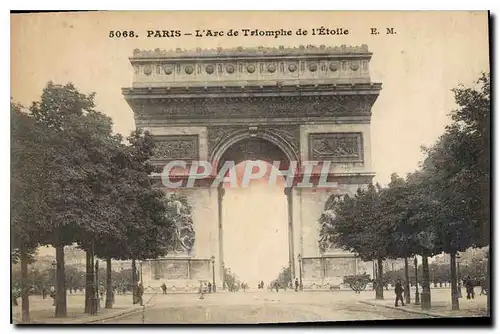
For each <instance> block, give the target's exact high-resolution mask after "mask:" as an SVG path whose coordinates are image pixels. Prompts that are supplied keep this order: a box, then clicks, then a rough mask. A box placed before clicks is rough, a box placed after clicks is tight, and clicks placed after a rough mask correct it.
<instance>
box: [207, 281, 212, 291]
mask: <svg viewBox="0 0 500 334" xmlns="http://www.w3.org/2000/svg"><path fill="white" fill-rule="evenodd" d="M208 293H212V283H210V282H208Z"/></svg>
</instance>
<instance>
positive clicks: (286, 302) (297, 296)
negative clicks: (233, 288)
mask: <svg viewBox="0 0 500 334" xmlns="http://www.w3.org/2000/svg"><path fill="white" fill-rule="evenodd" d="M372 295H373V291H365V292H362V293H361V294H355V293H354V292H353V291H336V292H295V291H290V290H288V291H286V292H285V291H279V292H275V291H258V290H257V291H255V290H254V291H247V292H235V293H230V292H217V293H213V294H206V295H205V296H204V299H199V298H198V296H196V295H191V296H189V295H160V296H157V297H156V298H155V306H154V307H152V308H150V309H148V310H146V311H145V312H144V318H142V314H133V315H129V316H124V317H118V318H114V319H109V320H106V321H102V322H100V323H102V324H138V323H142V322H143V321H144V323H145V324H259V323H260V324H262V323H297V322H317V321H346V320H351V321H352V320H357V321H359V320H387V319H413V318H428V316H426V315H419V314H409V313H405V312H398V311H394V310H390V309H386V308H383V307H374V306H369V305H366V304H362V303H360V301H361V300H363V299H368V298H369V296H372Z"/></svg>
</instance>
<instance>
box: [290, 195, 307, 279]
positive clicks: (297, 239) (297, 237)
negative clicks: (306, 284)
mask: <svg viewBox="0 0 500 334" xmlns="http://www.w3.org/2000/svg"><path fill="white" fill-rule="evenodd" d="M292 193H293V195H292V201H293V214H292V217H293V225H292V226H293V253H294V264H295V275H296V276H295V277H298V275H299V259H298V257H297V256H298V255H299V254H301V256H304V253H303V248H302V241H303V239H302V217H301V211H302V210H301V208H302V203H301V202H302V193H301V189H300V188H292ZM303 276H304V268H302V279H304V277H303ZM295 277H294V279H295Z"/></svg>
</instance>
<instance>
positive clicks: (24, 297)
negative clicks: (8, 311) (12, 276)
mask: <svg viewBox="0 0 500 334" xmlns="http://www.w3.org/2000/svg"><path fill="white" fill-rule="evenodd" d="M20 253H21V254H20V255H21V308H22V318H21V321H22V323H23V324H27V323H29V322H30V301H29V283H28V253H27V249H26V247H25V246H24V245H23V244H21V247H20Z"/></svg>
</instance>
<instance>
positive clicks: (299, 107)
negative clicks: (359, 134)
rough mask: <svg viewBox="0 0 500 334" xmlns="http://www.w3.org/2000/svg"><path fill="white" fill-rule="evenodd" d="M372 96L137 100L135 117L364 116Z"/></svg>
mask: <svg viewBox="0 0 500 334" xmlns="http://www.w3.org/2000/svg"><path fill="white" fill-rule="evenodd" d="M376 98H377V96H376V95H332V96H315V97H279V96H278V97H263V98H206V99H175V100H174V99H165V100H158V101H154V100H147V101H138V102H134V103H137V104H138V106H137V107H134V111H135V112H136V115H137V116H138V117H146V118H147V117H153V118H170V119H189V118H228V117H229V118H238V117H244V118H254V117H266V118H269V117H300V116H307V117H314V116H321V117H325V116H334V115H336V114H343V115H345V114H359V113H363V114H368V113H370V110H371V106H372V104H373V102H374V101H375V99H376Z"/></svg>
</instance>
